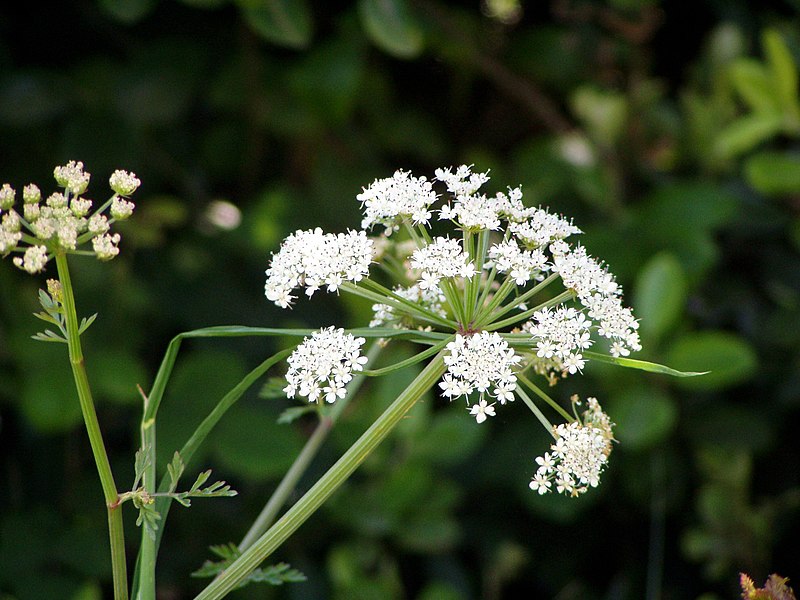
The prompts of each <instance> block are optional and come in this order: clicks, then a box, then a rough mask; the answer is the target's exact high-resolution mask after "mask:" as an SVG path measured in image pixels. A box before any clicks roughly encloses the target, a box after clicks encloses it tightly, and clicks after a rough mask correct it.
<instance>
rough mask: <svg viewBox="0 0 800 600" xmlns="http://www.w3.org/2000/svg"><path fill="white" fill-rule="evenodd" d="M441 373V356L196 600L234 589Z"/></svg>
mask: <svg viewBox="0 0 800 600" xmlns="http://www.w3.org/2000/svg"><path fill="white" fill-rule="evenodd" d="M443 373H444V360H443V357H442V353H440V354H438V355H437V356H436V357H435V358H434V359H433V360H432V361H431V362H430V363H428V366H427V367H425V369H424V370H423V371H422V372H421V373H420V374H419V375H418V376H417V377H416V379H414V381H412V382H411V383H410V384H409V386H408V387H407V388H406V389H405V390H404V391H403V392H402V393H401V394H400V395H399V396H398V397H397V399H396V400H395V401H394V402H393V403H392V404H391V405H390V406H389V408H387V409H386V411H384V413H383V414H382V415H381V416H380V417H378V419H377V420H376V421H375V422H374V423H373V424H372V426H371V427H370V428H369V429H368V430H367V431H366V432H364V434H363V435H362V436H361V437H360V438H359V439H358V440H357V441H356V442H355V443H354V444H353V445H352V446H351V447H350V449H349V450H347V452H345V453H344V455H343V456H342V457H341V458H340V459H339V460H338V461H337V462H336V464H334V465H333V466H332V467H331V468H330V469H329V470H328V472H327V473H325V475H323V476H322V477H321V478H320V479H319V481H317V483H316V484H315V485H314V486H313V487H312V488H311V489H310V490H309V491H308V492H306V494H305V495H304V496H303V497H302V498H300V500H298V501H297V503H296V504H295V505H294V506H292V508H290V509H289V510H288V511H287V512H286V514H284V515H283V517H281V518H280V519H279V520H278V521H277V522H276V523H275V524H274V525H273V526H272V527H271V528H270V529H269V530H268V531H267V532H266V533H265V534H264V535H262V536H261V537H260V538H259V539H258V540H257V541H256V542H255V543H254V544H253V545H252V546H250V548H248V549H247V550H246V551H245V552H244V553H243V554H242V555H241V556H240V557H239V558H238V559H236V560H235V561H234V562H233V564H231V565H230V566H229V567H228V568H227V569H226V570H225V572H224V573H223V574H222V575H220V576H219V577H218V578H217V579H215V580H214V581H212V582H211V583H210V584H209V586H208V587H206V588H205V589H204V590H203V591H202V592H200V594H198V595H197V597H196V600H218V599H219V598H222V597H223V596H225V595H226V594H227V593H228V592H230V591H231V590H233V589H235V588H236V586H237V585H238V584H239V583H240V582H242V581H243V580H244V579H245V578H246V577H247V575H248V574H249V573H251V572H252V571H253V569H255V568H256V567H258V565H260V564H261V563H262V562H263V561H264V559H265V558H267V557H268V556H269V555H270V554H271V553H272V552H274V551H275V550H276V549H277V548H278V547H279V546H280V545H281V544H282V543H283V542H284V541H285V540H286V539H287V538H288V537H289V536H290V535H291V534H292V533H294V532H295V531H296V530H297V528H298V527H300V525H302V524H303V523H304V522H305V521H306V519H308V518H309V517H310V516H311V515H312V514H314V512H315V511H316V510H317V509H318V508H319V507H320V506H322V504H323V503H324V502H325V500H327V499H328V498H329V497H330V496H331V494H333V492H335V491H336V490H337V489H338V488H339V486H340V485H341V484H342V483H344V482H345V481H346V480H347V478H348V477H349V476H350V475H351V474H352V473H353V471H355V470H356V468H357V467H358V466H359V465H360V464H361V463H362V462H363V461H364V459H366V458H367V456H369V454H370V453H371V452H372V451H373V450H374V449H375V448H376V447H377V446H378V444H380V442H381V441H383V439H384V438H385V437H386V436H387V435H388V434H389V432H390V431H391V430H392V429H393V428H394V427H395V425H397V424H398V423H399V422H400V421H401V419H402V418H403V416H405V414H406V413H407V412H408V411H409V410H410V409H411V407H412V406H414V404H415V403H416V402H417V400H419V399H420V398H421V397H422V395H423V394H424V393H425V392H427V391H428V390H429V389H430V388H431V387H433V386H434V385H435V384H436V382H437V381H438V379H439V377H441V376H442V374H443Z"/></svg>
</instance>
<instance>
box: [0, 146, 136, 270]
mask: <svg viewBox="0 0 800 600" xmlns="http://www.w3.org/2000/svg"><path fill="white" fill-rule="evenodd" d="M53 175H54V177H55V180H56V183H57V184H58V185H59V187H61V188H63V192H62V191H58V192H54V193H53V194H51V195H50V196H48V197H47V198H46V199H44V201H42V194H41V191H40V190H39V188H38V186H36V185H34V184H32V183H31V184H29V185H26V186H25V187H24V188H23V190H22V211H21V214H20V212H18V211H17V210H16V209H15V208H14V204H15V198H16V191H15V190H14V188H12V187H11V186H10V185H9V184H7V183H6V184H3V186H2V187H1V188H0V218H1V219H2V220H0V255H2V256H6V255H8V254H9V253H12V252H13V253H21V254H22V256H16V257H14V258H13V263H14V264H15V265H16V266H17V267H19V268H20V269H23V270H25V271H27V272H28V273H31V274H34V273H39V272H40V271H42V270H44V268H45V266H46V265H47V262H48V261H49V260H50V259H51V258H52V257H53V256H54V255H55V253H57V252H67V253H73V252H83V253H85V252H86V251H83V250H81V246H83V245H84V244H85V243H88V242H91V248H92V249H91V251H89V252H90V253H92V254H94V255H95V256H96V257H97V258H98V259H100V260H111V259H112V258H114V257H115V256H117V255H118V254H119V242H120V235H119V234H118V233H111V225H112V224H113V223H114V222H116V221H122V220H124V219H127V218H128V217H130V216H131V214H132V213H133V209H134V205H133V203H132V202H130V201H129V200H127V199H126V198H127V197H129V196H130V195H131V194H133V193H134V192H135V191H136V189H137V188H138V187H139V184H140V182H139V180H138V179H137V178H136V175H134V174H133V173H128V172H127V171H122V170H118V171H114V173H113V174H112V175H111V177H110V178H109V185H110V187H111V189H112V190H113V192H114V194H113V195H112V196H111V198H109V199H108V200H107V201H106V202H105V203H104V204H102V205H101V206H99V207H98V208H97V209H96V210H94V211H92V206H93V204H94V203H93V201H92V200H89V199H88V198H86V197H85V196H84V195H83V194H84V193H85V192H86V189H87V188H88V187H89V180H90V179H91V175H90V174H89V173H87V172H86V171H84V169H83V163H82V162H76V161H70V162H68V163H67V164H66V165H63V166H60V167H56V168H55V170H54V172H53Z"/></svg>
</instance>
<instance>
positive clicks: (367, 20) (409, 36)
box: [358, 0, 423, 58]
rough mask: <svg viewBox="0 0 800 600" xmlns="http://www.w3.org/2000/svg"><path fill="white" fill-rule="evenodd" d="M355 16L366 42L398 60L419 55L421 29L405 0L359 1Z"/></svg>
mask: <svg viewBox="0 0 800 600" xmlns="http://www.w3.org/2000/svg"><path fill="white" fill-rule="evenodd" d="M358 15H359V17H360V18H361V24H362V25H363V27H364V30H365V32H366V33H367V36H368V37H369V39H370V40H371V41H372V42H373V43H374V44H375V45H376V46H377V47H378V48H380V49H381V50H384V51H385V52H388V53H389V54H391V55H393V56H396V57H398V58H414V57H416V56H418V55H419V54H420V52H422V48H423V36H422V28H421V27H420V26H419V24H418V23H417V22H416V20H415V19H414V17H413V16H412V14H411V11H410V10H409V8H408V5H407V3H406V2H405V0H360V1H359V3H358Z"/></svg>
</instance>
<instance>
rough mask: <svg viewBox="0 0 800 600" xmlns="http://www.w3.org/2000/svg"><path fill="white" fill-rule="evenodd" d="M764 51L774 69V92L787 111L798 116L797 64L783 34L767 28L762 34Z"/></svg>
mask: <svg viewBox="0 0 800 600" xmlns="http://www.w3.org/2000/svg"><path fill="white" fill-rule="evenodd" d="M761 41H762V44H763V46H764V52H765V54H766V55H767V62H768V64H769V68H770V70H771V71H772V82H773V93H777V96H778V100H779V101H780V104H781V108H782V109H783V111H784V112H785V113H788V114H790V115H792V116H793V117H797V116H798V113H800V106H798V101H797V66H796V65H795V63H794V59H792V54H791V52H789V48H787V47H786V43H785V42H784V41H783V38H782V37H781V34H780V33H778V32H777V31H775V30H774V29H767V30H766V31H764V34H763V36H762V40H761Z"/></svg>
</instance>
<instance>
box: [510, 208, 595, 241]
mask: <svg viewBox="0 0 800 600" xmlns="http://www.w3.org/2000/svg"><path fill="white" fill-rule="evenodd" d="M524 216H525V218H524V219H520V220H516V221H514V222H512V223H510V224H509V226H508V229H509V231H511V233H513V234H514V235H515V236H516V237H517V239H518V240H519V241H520V242H522V243H523V244H524V245H525V246H528V247H530V248H541V247H544V246H546V245H547V244H549V243H551V242H554V241H560V240H563V239H565V238H567V237H569V236H571V235H573V234H577V233H581V230H580V229H578V228H577V227H575V226H574V225H573V224H572V222H570V221H567V220H566V219H564V218H563V217H560V216H558V215H554V214H552V213H549V212H547V211H546V210H544V209H542V208H530V209H528V210H526V211H525V212H524Z"/></svg>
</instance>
